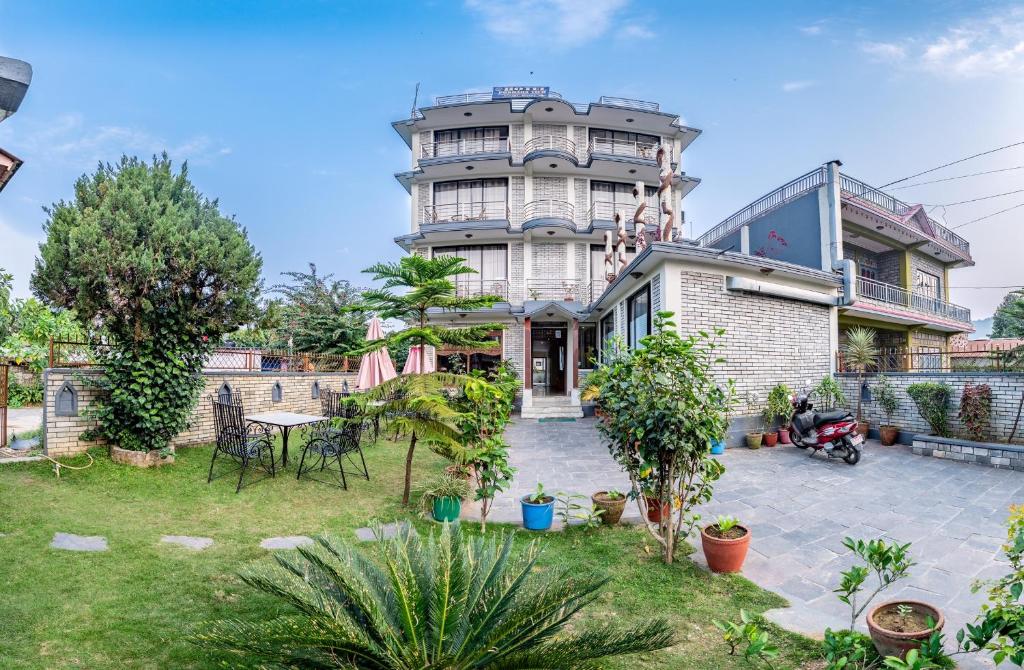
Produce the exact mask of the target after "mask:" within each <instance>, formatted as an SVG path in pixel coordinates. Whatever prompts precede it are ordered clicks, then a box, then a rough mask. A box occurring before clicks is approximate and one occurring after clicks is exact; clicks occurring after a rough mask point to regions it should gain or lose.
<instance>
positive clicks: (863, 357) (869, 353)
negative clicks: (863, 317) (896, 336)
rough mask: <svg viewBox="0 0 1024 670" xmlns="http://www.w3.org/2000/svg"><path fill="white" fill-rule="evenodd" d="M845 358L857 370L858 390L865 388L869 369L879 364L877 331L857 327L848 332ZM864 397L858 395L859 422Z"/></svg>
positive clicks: (844, 347) (844, 351) (844, 346)
mask: <svg viewBox="0 0 1024 670" xmlns="http://www.w3.org/2000/svg"><path fill="white" fill-rule="evenodd" d="M843 356H844V357H845V358H846V362H847V363H849V364H850V365H852V366H853V367H855V368H856V369H857V372H858V373H859V374H858V376H857V388H858V389H861V388H863V387H864V376H865V375H866V374H867V371H868V368H869V367H871V366H873V365H876V364H877V363H878V345H877V344H876V342H875V331H873V330H871V329H870V328H862V327H860V326H857V327H856V328H851V329H850V330H848V331H846V342H845V343H844V344H843ZM862 400H863V398H862V396H861V394H860V392H859V391H858V393H857V421H858V422H859V421H860V420H861V404H862Z"/></svg>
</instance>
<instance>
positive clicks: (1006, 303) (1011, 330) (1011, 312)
mask: <svg viewBox="0 0 1024 670" xmlns="http://www.w3.org/2000/svg"><path fill="white" fill-rule="evenodd" d="M992 337H1024V290H1021V289H1017V290H1015V291H1010V292H1009V293H1007V294H1006V297H1004V298H1003V301H1002V302H1001V303H1000V304H999V307H998V308H996V314H995V316H994V317H993V318H992Z"/></svg>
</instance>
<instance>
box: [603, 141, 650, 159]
mask: <svg viewBox="0 0 1024 670" xmlns="http://www.w3.org/2000/svg"><path fill="white" fill-rule="evenodd" d="M588 153H590V154H591V155H593V154H599V155H605V156H625V157H628V158H643V159H647V160H654V157H655V155H656V154H657V153H658V145H657V144H652V143H650V142H626V141H624V140H613V139H608V138H606V137H594V138H592V139H591V140H590V144H589V145H588Z"/></svg>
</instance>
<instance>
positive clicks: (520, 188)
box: [508, 177, 526, 226]
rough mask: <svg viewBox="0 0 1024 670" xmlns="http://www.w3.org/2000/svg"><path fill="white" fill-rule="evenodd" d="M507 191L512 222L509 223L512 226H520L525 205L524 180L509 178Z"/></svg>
mask: <svg viewBox="0 0 1024 670" xmlns="http://www.w3.org/2000/svg"><path fill="white" fill-rule="evenodd" d="M508 190H509V193H508V208H509V210H510V212H511V216H512V220H511V221H510V222H509V223H511V224H512V225H514V226H519V225H522V223H523V205H524V204H525V203H526V178H525V177H511V178H509V183H508Z"/></svg>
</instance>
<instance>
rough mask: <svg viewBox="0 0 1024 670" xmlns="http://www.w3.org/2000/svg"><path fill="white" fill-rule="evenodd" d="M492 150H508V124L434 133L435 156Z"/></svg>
mask: <svg viewBox="0 0 1024 670" xmlns="http://www.w3.org/2000/svg"><path fill="white" fill-rule="evenodd" d="M491 151H508V126H488V127H481V128H458V129H453V130H438V131H436V132H435V133H434V154H433V155H434V156H435V157H437V156H459V155H462V154H478V153H484V152H491ZM428 156H429V154H428Z"/></svg>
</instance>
